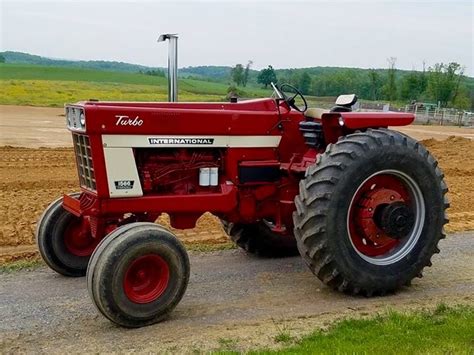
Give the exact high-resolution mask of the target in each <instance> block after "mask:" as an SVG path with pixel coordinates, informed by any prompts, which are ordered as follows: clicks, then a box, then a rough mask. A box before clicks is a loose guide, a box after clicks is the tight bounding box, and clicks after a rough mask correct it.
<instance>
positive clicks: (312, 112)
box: [304, 107, 329, 120]
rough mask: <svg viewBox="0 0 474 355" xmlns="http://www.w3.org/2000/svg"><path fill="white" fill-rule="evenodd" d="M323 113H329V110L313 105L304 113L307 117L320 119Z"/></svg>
mask: <svg viewBox="0 0 474 355" xmlns="http://www.w3.org/2000/svg"><path fill="white" fill-rule="evenodd" d="M323 113H329V110H326V109H324V108H317V107H312V108H308V109H307V110H306V111H305V112H304V115H305V117H308V118H313V119H314V118H316V119H318V120H320V119H321V116H322V115H323Z"/></svg>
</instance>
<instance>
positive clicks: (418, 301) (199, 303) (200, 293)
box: [0, 232, 474, 353]
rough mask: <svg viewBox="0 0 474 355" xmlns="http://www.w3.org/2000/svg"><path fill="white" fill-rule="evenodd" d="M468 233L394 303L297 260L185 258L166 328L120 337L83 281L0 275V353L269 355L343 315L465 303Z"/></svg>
mask: <svg viewBox="0 0 474 355" xmlns="http://www.w3.org/2000/svg"><path fill="white" fill-rule="evenodd" d="M473 237H474V233H473V232H470V233H458V234H454V235H450V236H449V237H448V238H447V239H446V240H443V241H442V242H441V243H440V244H441V245H440V247H441V254H439V255H436V256H435V257H434V258H433V267H431V268H429V269H427V270H426V272H425V277H424V278H422V279H417V280H415V281H414V283H413V286H412V287H410V288H406V289H403V290H401V291H399V292H398V293H397V294H395V295H391V296H386V297H376V298H362V297H349V296H345V295H342V294H339V293H336V292H333V291H331V290H329V289H327V288H326V287H324V286H323V285H322V284H321V283H320V282H319V280H317V279H316V278H315V277H314V276H313V275H312V274H311V273H310V272H309V271H308V269H307V268H306V266H304V265H303V263H302V261H301V259H300V258H299V257H294V258H286V259H258V258H255V257H251V256H248V255H246V254H244V253H243V252H242V251H240V250H231V251H221V252H213V253H192V254H191V255H190V257H191V267H192V276H191V281H190V284H189V287H188V290H187V293H186V295H185V297H184V298H183V300H182V302H181V303H180V304H179V305H178V307H177V308H176V310H175V311H174V313H173V314H172V316H171V318H170V319H169V320H167V321H166V322H164V323H161V324H157V325H153V326H150V327H146V328H141V329H134V330H127V329H122V328H119V327H117V326H115V325H113V324H111V323H109V322H108V321H107V320H105V319H104V318H103V317H102V316H100V315H99V314H98V313H97V311H96V310H95V308H94V307H93V305H92V303H91V301H90V299H89V296H88V294H87V290H86V282H85V279H84V278H79V279H70V278H65V277H61V276H59V275H57V274H55V273H54V272H52V271H50V270H49V269H47V268H45V267H42V268H39V269H37V270H34V271H18V272H13V273H6V274H0V319H1V322H0V353H8V352H18V351H20V352H47V353H65V352H110V351H119V352H130V351H140V352H141V351H161V350H168V351H172V352H174V351H178V352H185V351H189V352H191V351H193V350H196V349H201V350H202V349H216V348H222V347H223V346H224V347H229V346H230V347H232V348H233V349H239V350H242V349H248V348H251V347H254V346H275V341H274V340H273V337H274V336H275V335H276V334H278V333H279V332H282V331H283V330H284V331H285V332H289V333H290V334H292V335H296V336H298V335H300V334H304V333H305V332H309V331H310V330H311V329H314V327H319V326H324V325H327V324H328V323H329V322H331V321H333V320H335V319H338V318H341V317H346V316H348V315H353V316H361V315H362V316H364V315H367V314H372V313H374V312H378V311H383V310H385V309H387V308H395V309H401V310H406V309H413V308H421V307H430V306H434V305H436V304H437V303H439V302H445V303H448V304H451V303H468V304H473V303H474V263H473V255H474V240H473Z"/></svg>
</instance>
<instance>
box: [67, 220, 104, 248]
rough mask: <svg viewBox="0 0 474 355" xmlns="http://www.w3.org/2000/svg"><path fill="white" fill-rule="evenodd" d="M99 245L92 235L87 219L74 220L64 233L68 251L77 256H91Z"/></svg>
mask: <svg viewBox="0 0 474 355" xmlns="http://www.w3.org/2000/svg"><path fill="white" fill-rule="evenodd" d="M98 243H99V240H98V239H94V238H93V237H92V235H91V229H90V225H89V223H88V221H87V219H85V218H74V219H73V220H72V221H71V223H70V224H69V225H68V226H67V228H66V230H65V232H64V245H65V246H66V249H67V250H68V251H69V252H70V253H71V254H73V255H76V256H90V255H92V252H93V251H94V249H95V247H96V246H97V244H98Z"/></svg>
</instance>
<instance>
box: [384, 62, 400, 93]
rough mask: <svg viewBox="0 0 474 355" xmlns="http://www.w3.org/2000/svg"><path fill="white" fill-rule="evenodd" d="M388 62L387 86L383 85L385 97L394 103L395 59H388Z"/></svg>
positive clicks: (395, 86) (395, 90)
mask: <svg viewBox="0 0 474 355" xmlns="http://www.w3.org/2000/svg"><path fill="white" fill-rule="evenodd" d="M387 61H388V70H387V84H385V88H384V89H385V90H384V91H385V97H386V98H387V99H388V100H389V101H395V100H396V99H397V82H396V71H397V69H396V68H395V64H396V62H397V58H395V57H390V58H388V59H387Z"/></svg>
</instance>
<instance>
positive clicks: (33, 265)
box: [0, 258, 45, 274]
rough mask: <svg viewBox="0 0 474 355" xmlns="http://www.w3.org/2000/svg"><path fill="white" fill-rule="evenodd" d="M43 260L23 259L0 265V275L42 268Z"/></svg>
mask: <svg viewBox="0 0 474 355" xmlns="http://www.w3.org/2000/svg"><path fill="white" fill-rule="evenodd" d="M44 265H45V264H44V262H43V260H41V259H39V258H34V259H25V260H17V261H12V262H9V263H6V264H3V265H0V274H2V273H11V272H15V271H19V270H34V269H37V268H38V267H40V266H44Z"/></svg>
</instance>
